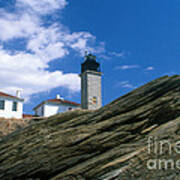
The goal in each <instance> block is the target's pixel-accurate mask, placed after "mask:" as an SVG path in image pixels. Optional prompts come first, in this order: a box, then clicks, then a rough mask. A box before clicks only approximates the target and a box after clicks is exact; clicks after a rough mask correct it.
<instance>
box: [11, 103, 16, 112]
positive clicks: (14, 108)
mask: <svg viewBox="0 0 180 180" xmlns="http://www.w3.org/2000/svg"><path fill="white" fill-rule="evenodd" d="M12 110H13V111H17V102H15V101H14V102H13V107H12Z"/></svg>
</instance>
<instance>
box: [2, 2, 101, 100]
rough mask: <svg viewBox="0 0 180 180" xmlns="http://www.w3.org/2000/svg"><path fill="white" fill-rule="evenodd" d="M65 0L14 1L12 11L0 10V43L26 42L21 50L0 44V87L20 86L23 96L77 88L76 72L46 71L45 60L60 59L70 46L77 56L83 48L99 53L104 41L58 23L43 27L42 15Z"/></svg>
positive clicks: (77, 77)
mask: <svg viewBox="0 0 180 180" xmlns="http://www.w3.org/2000/svg"><path fill="white" fill-rule="evenodd" d="M66 4H67V1H66V0H41V1H37V0H16V4H15V9H16V13H9V12H6V11H5V10H4V9H0V42H2V44H3V42H8V41H9V40H14V39H17V40H20V38H23V39H24V40H26V41H27V45H26V46H25V47H24V50H23V51H10V50H5V49H4V47H3V46H1V47H0V64H1V66H0V82H1V83H0V84H1V85H0V90H1V91H5V92H9V93H14V92H15V90H16V89H23V94H24V96H26V97H28V96H29V95H31V94H34V93H38V92H43V91H48V90H50V89H52V88H56V87H64V88H67V89H69V90H70V91H71V92H77V91H79V90H80V78H79V76H78V74H73V73H68V74H64V73H63V72H62V71H55V72H49V71H48V70H47V69H48V67H49V66H48V63H49V62H50V61H53V60H54V59H57V58H63V57H64V56H66V55H67V54H69V50H70V49H73V50H74V51H77V52H78V53H79V54H80V55H84V52H85V50H88V51H90V52H97V53H101V52H103V51H104V44H103V43H100V44H98V45H97V43H96V37H94V36H93V35H92V34H91V33H89V32H73V33H71V32H70V30H69V29H68V28H67V27H64V26H63V25H62V24H61V22H58V23H52V24H51V25H49V26H48V27H47V26H43V24H44V21H43V19H42V16H43V15H46V14H50V13H53V12H54V11H56V10H58V11H59V12H61V10H62V9H63V8H64V7H65V6H66Z"/></svg>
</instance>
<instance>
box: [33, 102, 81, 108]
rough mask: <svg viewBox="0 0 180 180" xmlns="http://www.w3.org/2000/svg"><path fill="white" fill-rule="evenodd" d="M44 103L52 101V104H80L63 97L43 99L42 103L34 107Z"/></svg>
mask: <svg viewBox="0 0 180 180" xmlns="http://www.w3.org/2000/svg"><path fill="white" fill-rule="evenodd" d="M46 103H52V104H54V103H55V104H67V105H73V106H80V105H81V104H79V103H76V102H72V101H68V100H64V99H48V100H46V101H43V102H42V103H40V104H39V105H37V106H36V107H35V108H34V110H35V109H37V108H39V107H40V106H42V105H43V104H46Z"/></svg>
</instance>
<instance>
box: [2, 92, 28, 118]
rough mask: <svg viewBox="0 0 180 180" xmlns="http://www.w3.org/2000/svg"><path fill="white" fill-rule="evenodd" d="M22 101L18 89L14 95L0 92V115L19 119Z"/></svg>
mask: <svg viewBox="0 0 180 180" xmlns="http://www.w3.org/2000/svg"><path fill="white" fill-rule="evenodd" d="M23 102H24V99H21V98H20V92H19V91H17V94H16V96H12V95H9V94H6V93H3V92H0V117H2V118H16V119H21V118H22V117H23Z"/></svg>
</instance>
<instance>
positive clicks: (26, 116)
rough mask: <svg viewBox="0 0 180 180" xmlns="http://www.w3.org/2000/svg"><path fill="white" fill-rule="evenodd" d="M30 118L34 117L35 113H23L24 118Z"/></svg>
mask: <svg viewBox="0 0 180 180" xmlns="http://www.w3.org/2000/svg"><path fill="white" fill-rule="evenodd" d="M29 118H33V115H31V114H23V119H29Z"/></svg>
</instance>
